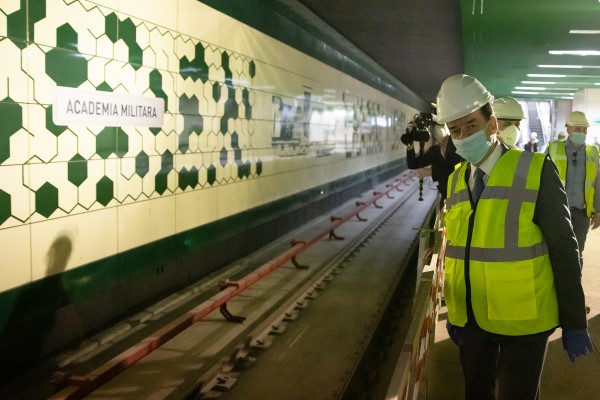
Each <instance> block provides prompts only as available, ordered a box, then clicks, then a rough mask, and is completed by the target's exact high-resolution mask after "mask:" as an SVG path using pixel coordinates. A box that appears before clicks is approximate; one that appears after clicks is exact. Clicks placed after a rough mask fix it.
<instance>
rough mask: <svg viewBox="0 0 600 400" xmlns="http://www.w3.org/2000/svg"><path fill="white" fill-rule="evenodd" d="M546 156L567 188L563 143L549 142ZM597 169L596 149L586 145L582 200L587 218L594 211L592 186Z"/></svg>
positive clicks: (565, 154)
mask: <svg viewBox="0 0 600 400" xmlns="http://www.w3.org/2000/svg"><path fill="white" fill-rule="evenodd" d="M548 154H549V155H550V158H551V159H552V161H554V164H555V165H556V169H558V175H559V176H560V181H561V182H562V184H563V186H564V187H567V152H566V150H565V142H564V141H556V142H550V143H549V144H548ZM597 168H598V148H597V147H596V146H591V145H586V146H585V184H584V190H585V191H584V196H585V197H584V199H585V211H586V213H587V216H588V217H591V216H592V213H594V212H595V211H596V209H595V208H594V184H595V182H596V175H597V174H598V169H597Z"/></svg>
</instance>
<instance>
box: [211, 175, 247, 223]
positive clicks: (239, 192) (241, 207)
mask: <svg viewBox="0 0 600 400" xmlns="http://www.w3.org/2000/svg"><path fill="white" fill-rule="evenodd" d="M217 176H218V175H217ZM249 185H250V184H249V181H247V180H244V181H238V182H236V183H232V184H221V185H219V186H218V187H217V188H218V191H219V205H218V209H217V210H218V211H217V212H218V216H219V219H221V218H225V217H228V216H230V215H234V214H237V213H240V212H242V211H246V210H247V209H248V186H249Z"/></svg>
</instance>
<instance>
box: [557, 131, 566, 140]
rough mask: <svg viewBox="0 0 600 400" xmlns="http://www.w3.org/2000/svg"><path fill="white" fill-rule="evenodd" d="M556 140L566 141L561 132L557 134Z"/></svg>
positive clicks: (564, 134) (564, 135)
mask: <svg viewBox="0 0 600 400" xmlns="http://www.w3.org/2000/svg"><path fill="white" fill-rule="evenodd" d="M557 139H558V140H560V141H563V140H566V139H567V134H566V133H564V132H562V131H561V132H558V138H557Z"/></svg>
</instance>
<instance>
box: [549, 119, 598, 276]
mask: <svg viewBox="0 0 600 400" xmlns="http://www.w3.org/2000/svg"><path fill="white" fill-rule="evenodd" d="M565 126H566V127H567V135H568V138H567V140H565V141H554V142H550V143H549V145H548V150H547V152H548V154H549V155H550V158H551V159H552V161H554V164H556V168H557V169H558V174H559V176H560V180H561V182H562V184H563V185H564V187H565V190H566V192H567V199H568V200H569V209H570V211H571V221H572V222H573V230H574V231H575V237H576V238H577V243H579V254H580V257H581V265H582V267H583V250H584V248H585V240H586V237H587V233H588V231H589V229H590V225H591V227H592V229H596V228H598V226H600V213H598V211H599V210H600V179H598V168H599V161H598V158H599V157H598V147H596V146H595V145H591V144H586V143H585V140H586V136H587V128H588V127H589V126H590V123H589V121H588V119H587V117H586V115H585V114H584V113H582V112H581V111H573V112H572V113H570V114H569V116H568V117H567V122H566V124H565Z"/></svg>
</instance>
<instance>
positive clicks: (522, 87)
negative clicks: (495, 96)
mask: <svg viewBox="0 0 600 400" xmlns="http://www.w3.org/2000/svg"><path fill="white" fill-rule="evenodd" d="M515 89H519V90H547V89H546V88H545V87H543V86H539V87H538V86H515ZM551 90H577V89H576V88H552V89H551Z"/></svg>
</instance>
